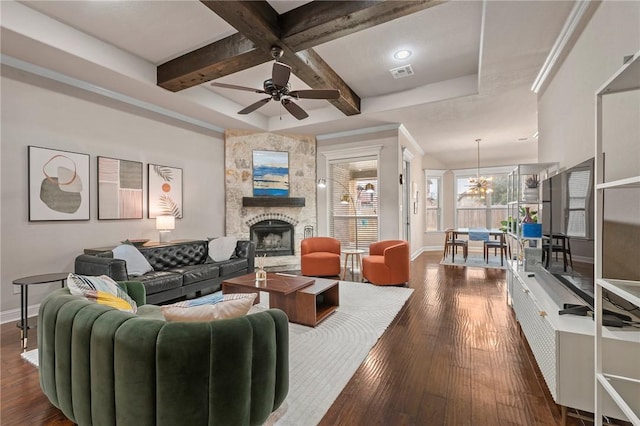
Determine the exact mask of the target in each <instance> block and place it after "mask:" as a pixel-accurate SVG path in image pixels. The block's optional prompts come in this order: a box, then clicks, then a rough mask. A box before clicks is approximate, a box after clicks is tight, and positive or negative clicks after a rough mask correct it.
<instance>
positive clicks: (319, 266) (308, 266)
mask: <svg viewBox="0 0 640 426" xmlns="http://www.w3.org/2000/svg"><path fill="white" fill-rule="evenodd" d="M300 254H301V256H300V266H301V269H302V271H301V272H302V275H310V276H315V277H328V276H334V275H340V241H338V240H336V239H335V238H331V237H311V238H305V239H304V240H302V241H301V242H300Z"/></svg>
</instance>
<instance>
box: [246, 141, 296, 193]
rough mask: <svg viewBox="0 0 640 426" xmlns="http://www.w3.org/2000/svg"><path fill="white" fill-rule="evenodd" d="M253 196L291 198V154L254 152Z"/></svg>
mask: <svg viewBox="0 0 640 426" xmlns="http://www.w3.org/2000/svg"><path fill="white" fill-rule="evenodd" d="M253 196H254V197H288V196H289V153H288V152H282V151H259V150H254V151H253Z"/></svg>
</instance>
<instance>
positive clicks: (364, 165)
mask: <svg viewBox="0 0 640 426" xmlns="http://www.w3.org/2000/svg"><path fill="white" fill-rule="evenodd" d="M329 177H330V180H329V182H328V183H329V185H330V188H331V198H330V206H329V208H330V211H331V215H330V217H329V235H331V236H332V237H334V238H336V239H338V240H339V241H340V244H341V246H342V248H343V249H345V248H346V249H349V248H356V244H357V247H358V248H360V249H367V248H368V247H369V244H371V243H373V242H375V241H378V191H377V188H378V162H377V160H375V159H374V160H364V161H362V160H359V161H352V162H335V163H332V164H331V166H330V175H329ZM368 185H369V187H371V185H373V192H371V191H367V186H368Z"/></svg>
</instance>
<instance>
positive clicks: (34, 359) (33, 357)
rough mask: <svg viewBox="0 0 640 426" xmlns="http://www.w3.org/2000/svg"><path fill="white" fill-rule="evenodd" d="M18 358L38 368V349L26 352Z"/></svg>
mask: <svg viewBox="0 0 640 426" xmlns="http://www.w3.org/2000/svg"><path fill="white" fill-rule="evenodd" d="M20 356H21V357H22V358H23V359H24V360H25V361H27V362H29V363H31V364H33V365H35V366H36V367H37V366H38V349H31V350H30V351H27V352H22V353H21V354H20Z"/></svg>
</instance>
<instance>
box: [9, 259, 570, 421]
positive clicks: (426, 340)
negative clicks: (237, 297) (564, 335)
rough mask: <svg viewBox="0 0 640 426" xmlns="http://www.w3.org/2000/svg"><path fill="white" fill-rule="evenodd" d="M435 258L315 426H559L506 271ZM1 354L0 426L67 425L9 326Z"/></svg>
mask: <svg viewBox="0 0 640 426" xmlns="http://www.w3.org/2000/svg"><path fill="white" fill-rule="evenodd" d="M440 256H441V254H440V253H438V252H432V253H423V254H422V255H421V256H420V257H419V258H418V259H416V260H415V261H414V262H412V266H411V268H412V269H411V276H412V279H411V282H410V283H409V287H411V288H413V289H414V290H415V291H414V293H413V295H412V296H411V297H410V298H409V300H408V302H407V304H406V305H405V306H404V307H403V308H402V310H401V311H400V313H399V314H398V316H397V317H396V319H395V320H394V321H393V322H392V324H391V325H390V326H389V328H388V329H387V331H386V332H385V333H384V335H383V336H382V338H381V339H380V340H379V341H378V343H377V344H376V345H375V347H374V348H373V349H372V350H371V352H370V353H369V355H368V356H367V358H366V359H365V361H364V362H363V364H362V365H361V366H360V368H359V369H358V371H357V372H356V374H355V375H354V376H353V377H352V379H351V381H350V382H349V383H348V384H347V386H346V387H345V388H344V390H343V391H342V393H341V394H340V396H339V397H338V399H337V400H336V401H335V403H334V404H333V405H332V407H331V408H330V409H329V411H328V412H327V413H326V415H325V416H324V418H323V420H322V422H321V425H394V426H395V425H556V424H559V422H560V410H559V408H558V407H557V406H556V405H555V404H554V402H553V400H552V399H551V396H550V394H549V392H548V391H547V389H546V386H545V385H544V382H543V379H542V377H541V375H540V373H539V371H538V369H537V367H536V366H535V362H534V360H533V355H532V354H531V352H530V351H529V349H528V346H527V345H526V342H525V341H524V338H523V337H522V336H521V335H520V331H519V328H518V325H517V324H516V321H515V319H514V317H513V314H512V312H511V309H510V308H509V307H508V306H507V305H506V300H505V285H506V283H505V272H504V271H501V270H492V269H481V268H465V267H459V266H442V265H439V261H440ZM32 321H33V319H32ZM33 335H35V331H34V332H33ZM33 335H32V336H33ZM30 341H31V344H30V349H31V348H33V347H34V346H33V345H34V344H35V338H33V339H30ZM0 350H1V352H0V354H1V356H2V360H1V365H2V370H1V374H2V376H1V386H0V391H1V395H2V398H1V399H2V405H1V410H2V411H1V412H0V424H2V425H5V426H9V425H70V424H71V423H70V422H69V421H67V420H66V418H65V417H64V416H63V415H62V413H60V411H58V410H57V409H56V408H54V407H53V406H52V405H51V404H49V402H48V400H47V399H46V397H45V396H44V395H43V394H42V392H41V391H40V387H39V382H38V371H37V369H36V368H34V367H33V366H31V365H30V364H28V363H27V362H26V361H24V360H23V359H22V358H21V357H20V345H19V330H18V329H17V328H16V327H15V323H7V324H3V325H2V326H1V327H0ZM336 362H340V361H339V360H336ZM569 424H573V425H576V424H580V423H578V422H577V421H576V420H573V419H570V422H569ZM301 426H305V425H301Z"/></svg>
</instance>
